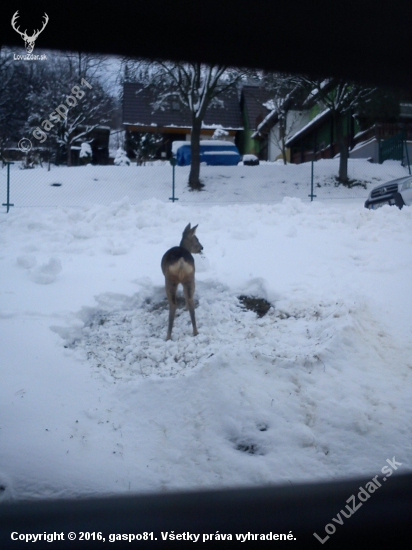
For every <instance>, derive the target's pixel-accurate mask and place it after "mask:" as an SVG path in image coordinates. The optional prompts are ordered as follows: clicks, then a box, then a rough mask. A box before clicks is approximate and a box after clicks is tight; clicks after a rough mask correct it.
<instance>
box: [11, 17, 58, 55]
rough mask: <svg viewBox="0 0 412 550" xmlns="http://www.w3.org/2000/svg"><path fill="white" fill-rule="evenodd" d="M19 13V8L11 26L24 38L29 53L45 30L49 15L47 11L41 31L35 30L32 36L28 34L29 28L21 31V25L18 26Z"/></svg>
mask: <svg viewBox="0 0 412 550" xmlns="http://www.w3.org/2000/svg"><path fill="white" fill-rule="evenodd" d="M18 14H19V11H18V10H17V11H16V13H15V14H14V15H13V17H12V19H11V26H12V27H13V29H14V30H15V31H16V32H18V33H19V34H20V36H21V37H22V38H23V40H24V44H25V46H26V50H27V53H31V52H32V51H33V49H34V44H35V42H36V39H37V37H38V36H39V34H40V33H41V32H42V31H43V29H44V27H45V26H46V25H47V23H48V22H49V16H48V15H47V13H46V12H45V13H44V16H43V17H44V21H43V27H42V28H41V29H40V30H39V31H34V33H33V34H32V36H28V35H27V29H26V30H25V31H24V32H20V31H19V27H16V21H17V18H18Z"/></svg>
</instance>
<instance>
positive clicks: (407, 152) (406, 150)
mask: <svg viewBox="0 0 412 550" xmlns="http://www.w3.org/2000/svg"><path fill="white" fill-rule="evenodd" d="M404 137H405V141H404V144H405V153H406V162H407V163H408V170H409V175H411V165H410V163H409V151H408V132H407V130H406V128H405V129H404Z"/></svg>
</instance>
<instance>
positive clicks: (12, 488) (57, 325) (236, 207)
mask: <svg viewBox="0 0 412 550" xmlns="http://www.w3.org/2000/svg"><path fill="white" fill-rule="evenodd" d="M208 168H209V169H208ZM336 168H337V162H336V161H325V162H323V163H317V164H316V165H315V171H317V172H316V173H317V178H318V180H317V181H318V182H321V185H322V187H320V188H317V189H316V194H317V195H318V198H317V199H315V201H314V202H313V203H310V202H309V199H308V197H307V190H308V189H307V179H306V183H305V180H304V178H303V176H299V174H303V173H305V174H310V165H306V166H303V165H300V167H298V166H294V165H289V166H283V165H281V164H277V163H276V164H271V163H267V164H261V165H259V166H255V167H248V166H245V167H244V166H235V167H202V172H201V173H202V175H203V177H204V181H205V183H206V187H205V189H206V190H205V191H204V192H202V193H200V194H195V193H193V192H187V193H186V192H185V190H184V188H183V183H182V184H179V185H180V187H179V186H178V187H177V191H178V196H179V197H180V200H179V201H178V202H177V203H171V202H170V201H169V200H168V197H169V196H170V186H171V177H170V175H171V167H170V165H168V163H157V164H156V163H153V164H152V165H151V166H146V167H138V168H137V167H136V166H123V167H122V166H119V167H117V166H113V167H111V166H110V167H101V166H99V167H93V166H85V167H79V168H59V169H52V170H51V171H50V172H47V170H46V169H44V170H41V169H35V170H18V169H17V168H16V167H12V171H11V172H12V178H11V180H12V186H11V192H12V195H11V198H12V202H15V204H16V206H15V207H14V208H11V210H10V212H9V213H8V214H6V213H5V212H3V213H2V214H1V215H0V242H1V249H0V250H1V253H0V292H1V304H2V305H1V310H0V335H1V342H0V364H1V368H2V384H1V386H0V399H1V403H2V416H1V423H0V437H1V446H0V485H2V486H4V487H5V490H4V491H2V494H1V495H2V496H1V497H0V498H1V499H2V500H4V501H8V500H12V499H17V500H19V499H36V498H45V497H47V498H63V497H77V496H91V495H102V494H124V493H127V494H131V493H145V492H158V491H163V492H164V491H171V490H177V489H179V490H180V489H184V490H189V489H195V488H212V487H220V488H223V487H235V486H257V485H263V484H265V485H267V484H277V483H291V482H292V483H295V482H301V481H319V480H330V479H339V478H347V477H349V476H355V475H365V476H369V475H371V476H372V475H376V474H379V473H380V470H381V468H382V466H383V465H384V463H385V461H386V459H387V458H390V459H392V457H393V456H395V457H396V460H397V461H399V462H401V463H402V466H400V467H399V468H398V471H399V473H405V472H407V471H411V469H412V438H411V428H410V418H411V414H412V399H411V398H412V390H411V378H412V362H411V357H412V331H411V328H412V327H411V325H412V322H411V316H410V311H411V309H412V294H411V292H410V279H411V273H412V246H411V245H412V231H411V228H412V209H411V208H407V207H405V208H403V209H402V210H398V209H397V208H395V207H389V206H384V207H382V208H380V209H378V210H376V211H369V210H366V209H365V208H364V207H363V201H364V196H366V195H367V193H368V191H369V189H370V188H371V187H372V186H374V185H376V184H377V183H379V181H378V179H379V178H380V179H381V180H382V181H387V180H390V179H393V178H395V177H400V176H401V175H407V171H406V170H405V169H404V168H402V167H401V166H400V165H399V163H394V162H392V163H385V164H384V165H373V164H370V163H368V162H366V161H356V162H355V161H354V162H351V164H350V169H351V170H352V172H354V171H357V174H358V177H361V178H363V179H364V180H365V181H367V182H368V183H367V189H363V188H356V189H353V190H351V195H350V196H351V198H350V199H349V200H342V197H343V196H342V194H341V191H340V188H336V187H334V186H333V185H329V184H328V178H329V177H330V175H331V174H333V173H334V171H336ZM304 169H305V170H306V172H303V170H304ZM299 170H300V172H299ZM4 173H5V170H3V171H1V178H2V179H1V181H0V183H1V188H2V189H4ZM176 173H177V174H178V173H180V174H181V178H182V179H181V180H179V178H177V179H178V183H179V181H182V182H183V180H184V179H185V178H187V174H188V169H183V168H182V169H179V170H176ZM179 177H180V176H179ZM299 177H300V178H301V179H299ZM96 179H97V180H98V181H95V180H96ZM55 181H59V182H62V186H61V187H59V188H54V187H51V186H50V183H51V182H55ZM296 182H297V183H298V184H299V185H298V186H296ZM30 185H31V186H34V190H32V193H31V194H28V191H29V187H30ZM304 185H306V187H304ZM265 186H266V187H265ZM136 187H137V188H139V189H140V192H141V196H140V198H139V199H137V198H136V197H137V195H133V193H132V191H133V190H134V189H135V188H136ZM267 187H269V189H268V188H267ZM270 187H277V188H280V190H278V192H277V193H275V192H273V194H272V195H271V194H270ZM298 188H299V189H301V191H300V190H299V189H298ZM323 189H325V190H329V192H326V191H325V194H324V195H323V198H322V197H321V196H322V190H323ZM36 190H38V191H39V193H40V195H38V194H36ZM23 191H24V192H23ZM115 191H116V192H117V198H118V199H117V200H113V197H114V196H115V195H114V192H115ZM60 192H63V193H66V195H60V197H61V198H60V199H59V200H60V201H61V202H62V203H64V202H67V204H68V205H70V204H73V202H72V201H73V200H75V199H76V198H79V196H80V197H81V196H82V195H81V193H82V192H83V194H84V196H85V197H86V199H85V200H84V202H83V204H81V205H80V206H77V207H72V206H59V207H57V208H50V207H49V208H46V207H45V206H44V205H43V206H41V207H38V208H32V207H29V206H28V202H29V200H31V201H32V204H38V203H36V201H38V199H39V196H40V198H41V199H42V200H43V201H45V202H47V201H49V203H48V204H49V205H50V204H51V203H52V198H53V197H55V196H56V193H60ZM300 192H301V197H302V198H299V197H298V196H291V195H292V194H294V193H298V194H299V193H300ZM42 193H43V194H42ZM76 193H77V194H78V195H77V194H76ZM125 195H128V196H129V198H127V197H126V196H125ZM219 196H220V200H221V201H224V200H226V199H228V198H229V197H230V196H231V197H232V200H233V201H235V200H236V201H237V202H236V203H233V204H229V203H227V204H224V203H223V202H221V203H220V204H214V202H215V203H216V202H217V199H218V197H219ZM122 197H123V198H122ZM267 197H272V198H271V199H270V200H271V201H272V202H269V201H268V200H267ZM99 198H100V199H99ZM63 199H64V200H63ZM24 200H25V201H26V202H25V206H22V202H24ZM53 200H56V199H53ZM189 222H191V223H192V224H199V228H198V230H197V235H198V237H199V240H200V242H201V243H202V245H203V246H204V255H203V256H196V258H195V260H196V293H195V299H196V303H197V307H196V318H197V324H198V329H199V335H198V336H197V337H193V336H192V335H191V325H190V319H189V314H188V312H187V311H185V310H184V309H183V308H182V307H179V309H178V312H177V316H176V320H175V326H174V329H173V335H172V340H171V341H168V342H166V341H165V337H166V324H167V316H168V311H167V301H166V299H165V292H164V280H163V275H162V273H161V269H160V260H161V257H162V255H163V253H164V252H165V251H166V250H167V249H168V248H169V247H171V246H174V245H176V244H178V243H179V241H180V238H181V234H182V231H183V229H184V227H185V226H186V225H187V223H189ZM240 295H253V296H258V297H261V298H265V299H266V300H268V301H269V302H270V303H271V304H272V307H271V309H270V310H269V312H268V313H267V314H266V315H265V316H264V317H261V318H258V317H257V316H256V314H255V313H254V312H252V311H245V310H244V309H243V308H242V307H241V304H240V302H239V300H238V296H240Z"/></svg>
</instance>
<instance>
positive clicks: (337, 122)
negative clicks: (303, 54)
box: [300, 76, 376, 184]
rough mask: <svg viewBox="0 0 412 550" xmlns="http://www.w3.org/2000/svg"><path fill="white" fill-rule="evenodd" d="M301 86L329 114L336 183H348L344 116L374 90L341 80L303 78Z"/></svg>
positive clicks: (347, 150) (347, 155)
mask: <svg viewBox="0 0 412 550" xmlns="http://www.w3.org/2000/svg"><path fill="white" fill-rule="evenodd" d="M300 82H301V85H302V86H304V87H307V86H309V87H310V88H311V89H312V92H311V99H313V98H316V99H317V100H318V101H319V102H320V103H321V105H323V107H324V108H325V109H328V110H329V111H330V113H331V116H332V120H333V125H334V129H335V133H336V141H337V144H338V150H339V173H338V181H339V182H340V183H344V184H347V183H348V181H349V180H348V157H349V144H348V142H347V140H346V139H345V132H344V115H345V114H347V113H351V112H353V111H356V110H357V108H358V106H359V105H360V103H361V102H363V101H365V99H366V98H368V97H369V96H371V95H372V94H373V93H374V92H375V90H376V88H370V87H365V86H361V85H359V84H354V83H352V82H347V81H346V80H342V79H326V80H325V79H323V80H322V79H311V78H309V77H306V76H303V77H301V79H300Z"/></svg>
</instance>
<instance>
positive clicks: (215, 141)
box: [172, 139, 233, 155]
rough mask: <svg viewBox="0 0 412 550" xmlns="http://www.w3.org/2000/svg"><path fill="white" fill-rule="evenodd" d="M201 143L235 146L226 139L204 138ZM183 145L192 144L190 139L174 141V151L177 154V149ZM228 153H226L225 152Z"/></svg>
mask: <svg viewBox="0 0 412 550" xmlns="http://www.w3.org/2000/svg"><path fill="white" fill-rule="evenodd" d="M200 143H201V145H213V146H216V147H217V146H219V147H233V143H232V142H231V141H229V140H226V139H202V140H200ZM183 145H190V141H179V140H177V141H173V142H172V153H173V154H174V155H175V154H176V153H177V150H178V149H179V148H180V147H182V146H183ZM225 154H226V153H225Z"/></svg>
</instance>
